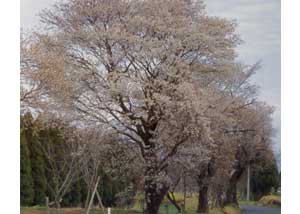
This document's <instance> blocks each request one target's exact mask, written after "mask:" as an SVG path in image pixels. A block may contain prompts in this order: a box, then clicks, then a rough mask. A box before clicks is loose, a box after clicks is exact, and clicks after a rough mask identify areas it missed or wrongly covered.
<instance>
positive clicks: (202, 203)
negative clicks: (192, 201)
mask: <svg viewBox="0 0 300 214" xmlns="http://www.w3.org/2000/svg"><path fill="white" fill-rule="evenodd" d="M207 192H208V187H207V186H200V187H199V197H198V208H197V213H205V212H206V211H207V208H208V196H207Z"/></svg>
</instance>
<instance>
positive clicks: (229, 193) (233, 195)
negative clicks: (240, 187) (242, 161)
mask: <svg viewBox="0 0 300 214" xmlns="http://www.w3.org/2000/svg"><path fill="white" fill-rule="evenodd" d="M243 172H244V168H239V169H236V170H235V172H234V173H233V175H232V176H231V178H230V180H229V185H228V188H227V190H226V198H225V201H224V205H227V204H231V205H236V206H238V201H237V191H236V190H237V183H238V181H239V179H240V178H241V176H242V174H243Z"/></svg>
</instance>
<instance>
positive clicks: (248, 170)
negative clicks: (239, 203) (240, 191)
mask: <svg viewBox="0 0 300 214" xmlns="http://www.w3.org/2000/svg"><path fill="white" fill-rule="evenodd" d="M247 201H250V164H249V165H248V167H247Z"/></svg>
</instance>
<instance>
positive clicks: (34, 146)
mask: <svg viewBox="0 0 300 214" xmlns="http://www.w3.org/2000/svg"><path fill="white" fill-rule="evenodd" d="M22 120H23V121H22V122H23V125H24V127H23V129H24V135H25V137H26V141H27V144H28V149H29V151H30V164H31V176H32V179H33V185H34V200H33V204H36V205H43V204H45V197H46V195H45V193H46V189H47V181H46V176H45V163H44V156H43V152H42V148H41V146H40V142H39V135H38V131H39V128H38V124H37V123H35V120H34V119H33V117H32V116H31V114H30V113H27V114H26V115H24V116H23V118H22Z"/></svg>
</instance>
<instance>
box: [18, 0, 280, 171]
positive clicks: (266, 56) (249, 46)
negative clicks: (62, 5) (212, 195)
mask: <svg viewBox="0 0 300 214" xmlns="http://www.w3.org/2000/svg"><path fill="white" fill-rule="evenodd" d="M54 2H56V0H21V27H22V28H25V29H26V28H31V27H34V26H35V25H37V24H38V17H37V13H39V12H40V11H41V9H43V8H45V7H49V6H51V5H52V4H53V3H54ZM205 2H206V4H207V11H208V14H209V15H214V16H221V17H226V18H230V19H236V20H237V22H238V24H239V26H238V32H239V33H240V34H241V37H242V39H243V40H244V44H242V45H241V46H240V47H239V48H238V53H239V60H241V61H243V62H244V63H247V64H252V63H255V62H257V61H259V60H262V68H261V69H260V70H259V71H258V72H257V74H256V75H255V77H254V78H253V81H254V82H255V83H256V84H258V85H259V86H260V88H261V90H260V91H261V93H260V99H261V100H263V101H266V102H267V103H269V104H270V105H272V106H274V107H275V108H276V111H275V113H274V115H273V119H274V121H273V124H274V128H275V130H276V134H275V136H274V150H275V153H276V157H277V161H278V164H279V166H280V163H281V158H280V154H281V146H280V144H281V143H280V142H281V141H280V138H281V125H280V124H281V120H280V117H281V116H280V115H281V106H280V103H281V97H280V91H281V81H280V79H281V75H280V68H281V63H280V52H281V50H280V41H281V38H280V29H281V26H280V0H226V1H224V0H206V1H205Z"/></svg>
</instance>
